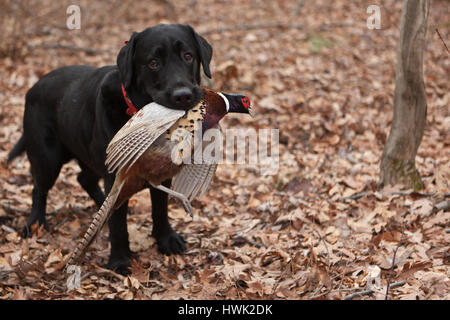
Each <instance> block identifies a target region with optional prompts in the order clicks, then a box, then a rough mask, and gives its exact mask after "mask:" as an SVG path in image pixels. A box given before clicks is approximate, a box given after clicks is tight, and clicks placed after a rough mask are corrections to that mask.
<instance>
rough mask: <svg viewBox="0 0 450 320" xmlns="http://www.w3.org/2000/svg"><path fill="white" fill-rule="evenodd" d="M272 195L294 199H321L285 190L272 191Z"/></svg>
mask: <svg viewBox="0 0 450 320" xmlns="http://www.w3.org/2000/svg"><path fill="white" fill-rule="evenodd" d="M273 195H274V196H278V197H294V198H295V199H302V200H309V201H319V200H321V199H320V198H315V197H308V196H299V195H294V194H289V193H286V192H278V191H276V192H274V193H273Z"/></svg>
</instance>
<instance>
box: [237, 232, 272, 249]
mask: <svg viewBox="0 0 450 320" xmlns="http://www.w3.org/2000/svg"><path fill="white" fill-rule="evenodd" d="M232 239H233V240H243V241H244V242H246V243H248V244H249V245H251V246H254V247H257V248H262V247H266V246H265V245H264V244H262V243H259V242H256V241H253V240H251V239H248V238H246V237H244V236H243V235H241V234H236V235H235V236H234V237H232Z"/></svg>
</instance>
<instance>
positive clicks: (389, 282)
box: [384, 232, 404, 300]
mask: <svg viewBox="0 0 450 320" xmlns="http://www.w3.org/2000/svg"><path fill="white" fill-rule="evenodd" d="M402 233H403V232H402ZM403 240H404V239H400V241H399V242H398V244H397V247H396V248H395V250H394V257H393V258H392V266H391V272H390V274H389V277H388V281H387V286H386V295H385V298H384V300H387V299H388V294H389V287H390V285H391V279H392V274H393V273H394V267H395V258H396V256H397V251H398V249H399V248H400V246H401V245H402V243H403Z"/></svg>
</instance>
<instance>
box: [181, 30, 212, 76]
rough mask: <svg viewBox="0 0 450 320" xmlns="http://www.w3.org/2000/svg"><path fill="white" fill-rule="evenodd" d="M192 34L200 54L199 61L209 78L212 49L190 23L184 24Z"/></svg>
mask: <svg viewBox="0 0 450 320" xmlns="http://www.w3.org/2000/svg"><path fill="white" fill-rule="evenodd" d="M186 27H188V28H189V29H190V30H191V32H192V35H193V36H194V39H195V42H196V43H197V49H198V53H199V55H200V61H201V62H202V66H203V71H204V72H205V74H206V76H207V77H208V78H210V79H211V71H210V70H209V64H210V63H211V59H212V55H213V49H212V47H211V45H210V44H209V43H208V41H206V40H205V38H203V37H202V36H201V35H199V34H198V33H197V32H195V31H194V28H192V27H191V26H190V25H186Z"/></svg>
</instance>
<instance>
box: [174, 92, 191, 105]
mask: <svg viewBox="0 0 450 320" xmlns="http://www.w3.org/2000/svg"><path fill="white" fill-rule="evenodd" d="M192 99H193V95H192V91H191V90H189V89H188V88H186V87H184V88H179V89H175V90H174V91H173V93H172V103H173V104H174V106H175V107H187V106H188V105H190V104H191V103H192Z"/></svg>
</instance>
